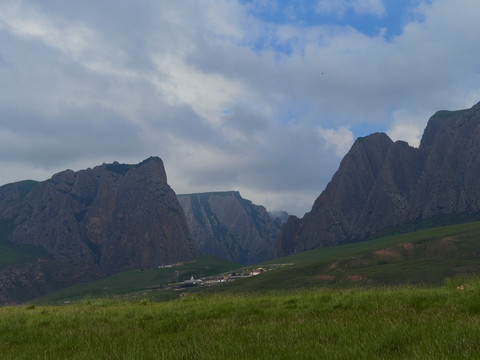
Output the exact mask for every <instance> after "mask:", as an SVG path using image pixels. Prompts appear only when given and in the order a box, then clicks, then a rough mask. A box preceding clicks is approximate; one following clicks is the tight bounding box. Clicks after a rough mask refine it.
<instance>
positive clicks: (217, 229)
mask: <svg viewBox="0 0 480 360" xmlns="http://www.w3.org/2000/svg"><path fill="white" fill-rule="evenodd" d="M178 200H179V202H180V204H181V205H182V207H183V210H184V212H185V217H186V219H187V223H188V227H189V229H190V233H191V236H192V240H193V241H194V242H195V244H196V245H197V246H198V248H199V249H200V251H201V253H202V254H213V255H217V256H220V257H222V258H224V259H228V260H231V261H234V262H238V263H241V264H252V263H258V262H261V261H264V260H266V259H267V258H269V257H270V256H271V254H272V251H273V246H274V243H275V239H276V236H277V235H278V231H279V230H280V227H281V223H282V219H281V215H282V213H278V214H277V216H276V217H275V214H274V216H271V215H269V214H268V212H267V211H266V210H265V208H264V207H263V206H258V205H254V204H252V202H251V201H249V200H246V199H243V198H242V197H241V196H240V193H238V192H237V191H227V192H212V193H202V194H187V195H178Z"/></svg>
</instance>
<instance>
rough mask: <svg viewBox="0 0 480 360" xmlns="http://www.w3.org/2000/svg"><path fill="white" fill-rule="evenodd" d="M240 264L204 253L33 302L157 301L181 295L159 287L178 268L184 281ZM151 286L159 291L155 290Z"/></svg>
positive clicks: (52, 294) (174, 279) (163, 284)
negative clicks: (108, 299)
mask: <svg viewBox="0 0 480 360" xmlns="http://www.w3.org/2000/svg"><path fill="white" fill-rule="evenodd" d="M240 266H241V265H239V264H236V263H234V262H231V261H228V260H224V259H221V258H219V257H216V256H210V255H205V256H202V257H200V258H199V259H197V260H195V261H192V262H186V263H185V264H182V265H178V266H173V267H169V268H152V269H143V270H142V271H139V270H130V271H126V272H123V273H119V274H116V275H112V276H108V277H105V278H103V279H100V280H97V281H93V282H89V283H84V284H78V285H74V286H70V287H67V288H64V289H61V290H58V291H55V292H53V293H50V294H48V295H45V296H43V297H41V298H38V299H35V300H34V301H33V302H34V303H35V304H40V305H42V304H62V303H64V302H66V301H68V302H71V301H78V300H81V299H85V298H90V299H93V298H102V297H116V296H128V297H135V298H138V297H141V296H144V294H145V293H148V294H149V296H150V297H151V298H155V299H156V300H171V299H174V298H176V297H178V296H179V295H180V293H178V292H174V291H173V290H172V287H170V291H168V290H160V289H162V288H164V287H167V285H168V284H169V283H174V282H175V281H176V280H177V273H176V272H177V271H178V279H179V281H184V280H187V279H189V278H190V276H192V275H193V276H194V277H195V278H201V277H204V276H209V275H215V274H219V273H223V272H226V271H231V270H234V269H237V268H238V267H240ZM152 289H156V290H155V291H152Z"/></svg>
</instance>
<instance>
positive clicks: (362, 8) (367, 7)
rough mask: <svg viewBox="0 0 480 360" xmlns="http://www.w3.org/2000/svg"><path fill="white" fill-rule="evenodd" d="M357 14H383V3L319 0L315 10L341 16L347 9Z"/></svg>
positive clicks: (373, 1)
mask: <svg viewBox="0 0 480 360" xmlns="http://www.w3.org/2000/svg"><path fill="white" fill-rule="evenodd" d="M349 9H351V10H353V12H354V13H355V14H357V15H375V16H378V17H382V16H384V15H385V12H386V10H385V5H384V3H383V1H382V0H319V1H318V2H317V4H316V11H317V12H318V13H323V14H332V15H336V16H338V17H343V16H344V15H345V13H346V12H347V11H348V10H349Z"/></svg>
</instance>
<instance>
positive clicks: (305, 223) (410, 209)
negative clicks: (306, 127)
mask: <svg viewBox="0 0 480 360" xmlns="http://www.w3.org/2000/svg"><path fill="white" fill-rule="evenodd" d="M479 175H480V104H477V105H475V106H474V107H472V108H471V109H469V110H460V111H439V112H437V113H436V114H435V115H433V116H432V117H431V118H430V120H429V122H428V125H427V127H426V129H425V132H424V134H423V137H422V141H421V143H420V146H419V148H418V149H416V148H412V147H410V146H408V144H407V143H405V142H402V141H397V142H395V143H394V142H393V141H391V140H390V138H389V137H388V136H387V135H385V134H383V133H377V134H373V135H370V136H367V137H365V138H359V139H357V140H356V142H355V143H354V144H353V146H352V148H351V149H350V151H349V152H348V154H347V155H345V157H344V158H343V160H342V162H341V164H340V167H339V169H338V171H337V172H336V173H335V175H334V176H333V178H332V180H331V181H330V183H329V184H328V185H327V187H326V188H325V190H324V191H323V192H322V193H321V194H320V196H319V197H318V198H317V200H316V201H315V203H314V205H313V207H312V210H311V211H310V212H309V213H307V214H305V216H304V217H303V218H302V219H298V218H296V217H290V218H289V219H288V221H287V222H286V224H285V225H284V227H283V228H282V231H281V233H280V235H279V238H278V240H277V243H276V246H275V251H274V256H285V255H289V254H292V253H295V252H298V251H303V250H309V249H314V248H319V247H326V246H332V245H337V244H340V243H346V242H353V241H359V240H364V239H366V238H368V237H369V236H372V235H374V234H377V233H378V232H380V231H382V230H384V229H386V228H388V227H391V226H397V225H402V224H408V223H413V222H417V221H422V220H426V219H430V218H433V217H438V216H451V215H459V214H475V213H477V212H479V211H480V178H479Z"/></svg>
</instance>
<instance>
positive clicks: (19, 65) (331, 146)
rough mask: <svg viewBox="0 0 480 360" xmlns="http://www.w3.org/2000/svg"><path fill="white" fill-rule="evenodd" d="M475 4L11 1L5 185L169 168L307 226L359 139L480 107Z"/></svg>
mask: <svg viewBox="0 0 480 360" xmlns="http://www.w3.org/2000/svg"><path fill="white" fill-rule="evenodd" d="M479 19H480V2H479V1H478V0H455V1H452V0H430V1H421V0H290V1H283V0H175V1H172V0H142V1H134V0H102V1H98V0H82V1H65V0H42V1H36V0H11V1H10V0H1V1H0V44H1V46H0V168H1V173H0V184H5V183H9V182H13V181H18V180H22V179H36V180H44V179H47V178H49V177H50V176H51V175H53V174H54V173H56V172H58V171H61V170H64V169H67V168H70V169H73V170H80V169H84V168H88V167H93V166H95V165H98V164H102V163H104V162H113V161H115V160H117V161H119V162H122V163H137V162H139V161H141V160H143V159H145V158H147V157H149V156H152V155H155V156H159V157H161V158H162V159H163V161H164V163H165V167H166V171H167V175H168V180H169V184H170V186H172V188H173V189H174V190H175V191H176V192H177V193H192V192H204V191H217V190H239V191H240V192H241V194H242V195H243V197H245V198H248V199H250V200H252V201H253V202H254V203H256V204H262V205H264V206H266V207H267V209H269V210H276V209H284V210H287V211H288V212H289V213H292V214H296V215H299V216H302V215H303V213H304V212H306V211H309V210H310V208H311V206H312V204H313V201H314V200H315V198H316V197H317V196H318V195H319V194H320V192H321V191H322V190H323V189H324V188H325V186H326V184H327V183H328V181H329V180H330V178H331V177H332V175H333V173H334V172H335V171H336V169H337V168H338V165H339V163H340V160H341V158H342V157H343V155H345V153H346V152H347V151H348V149H349V147H350V146H351V145H352V143H353V141H354V140H355V138H356V137H358V136H365V135H368V134H370V133H373V132H378V131H383V132H386V133H387V134H388V135H389V136H390V137H391V138H392V139H394V140H399V139H401V140H406V141H408V142H409V143H410V144H411V145H412V146H418V143H419V139H420V137H421V135H422V132H423V129H424V127H425V125H426V123H427V121H428V118H429V117H430V116H431V115H432V114H433V113H434V112H435V111H436V110H440V109H449V110H454V109H461V108H468V107H471V106H472V105H473V104H475V103H476V102H478V101H480V61H479V59H480V46H478V44H479V42H480V26H479V25H478V24H479V23H478V21H479Z"/></svg>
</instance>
